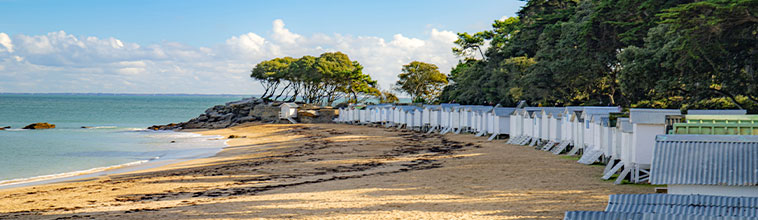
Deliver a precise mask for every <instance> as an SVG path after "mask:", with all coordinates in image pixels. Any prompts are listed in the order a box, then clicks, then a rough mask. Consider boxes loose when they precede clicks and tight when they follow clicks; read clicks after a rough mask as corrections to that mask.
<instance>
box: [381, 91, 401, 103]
mask: <svg viewBox="0 0 758 220" xmlns="http://www.w3.org/2000/svg"><path fill="white" fill-rule="evenodd" d="M376 98H377V99H379V103H397V102H398V101H400V99H398V98H397V95H395V93H392V92H390V91H386V90H385V91H381V92H380V93H379V94H377V96H376Z"/></svg>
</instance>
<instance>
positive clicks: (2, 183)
mask: <svg viewBox="0 0 758 220" xmlns="http://www.w3.org/2000/svg"><path fill="white" fill-rule="evenodd" d="M157 159H160V157H154V158H152V159H149V160H140V161H134V162H129V163H124V164H119V165H113V166H107V167H96V168H92V169H87V170H80V171H73V172H66V173H58V174H50V175H43V176H35V177H28V178H19V179H11V180H2V181H0V186H7V185H15V184H23V183H32V182H38V181H44V180H52V179H58V178H65V177H72V176H79V175H84V174H91V173H97V172H102V171H107V170H113V169H118V168H124V167H129V166H135V165H140V164H143V163H147V162H150V161H153V160H157Z"/></svg>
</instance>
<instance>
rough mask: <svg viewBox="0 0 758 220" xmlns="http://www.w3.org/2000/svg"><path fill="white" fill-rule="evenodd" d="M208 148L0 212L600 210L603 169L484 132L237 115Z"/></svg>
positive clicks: (556, 214) (546, 213) (29, 194)
mask: <svg viewBox="0 0 758 220" xmlns="http://www.w3.org/2000/svg"><path fill="white" fill-rule="evenodd" d="M199 133H203V134H209V135H224V136H228V135H231V134H234V135H240V136H246V137H245V138H236V139H232V140H230V141H229V142H228V144H230V147H227V148H226V149H225V150H224V151H222V152H220V153H219V154H218V155H216V156H214V157H211V158H206V159H199V160H192V161H187V162H182V163H179V164H173V165H169V166H165V167H161V168H156V169H152V170H145V171H140V172H138V173H129V174H121V175H112V176H108V177H102V178H95V179H86V180H79V181H76V182H67V183H57V184H49V185H42V186H34V187H24V188H14V189H7V190H2V191H0V219H9V218H10V219H15V218H19V219H56V218H61V219H69V218H74V219H78V218H85V219H89V218H95V219H112V218H118V219H217V218H223V219H238V218H242V219H257V218H262V219H280V218H305V219H533V218H547V219H559V218H562V217H563V213H564V212H565V211H567V210H603V209H604V208H605V203H606V202H607V199H608V195H609V194H616V193H651V192H653V191H654V190H653V188H652V187H650V186H640V185H621V186H617V185H613V183H612V182H611V181H603V180H601V179H600V174H601V172H602V169H603V167H601V166H586V165H581V164H578V163H576V162H575V161H574V160H571V159H567V158H564V157H561V156H556V155H553V154H551V153H549V152H543V151H538V150H534V149H533V148H530V147H525V146H515V145H507V144H505V143H504V142H505V141H503V140H496V141H491V142H488V141H486V138H484V137H474V135H471V134H460V135H458V134H448V135H444V136H441V135H437V134H421V133H414V132H408V131H401V130H395V129H386V128H374V127H366V126H352V125H338V124H315V125H271V124H248V125H244V126H238V127H234V128H229V129H221V130H211V131H202V132H199Z"/></svg>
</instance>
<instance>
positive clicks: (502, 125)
mask: <svg viewBox="0 0 758 220" xmlns="http://www.w3.org/2000/svg"><path fill="white" fill-rule="evenodd" d="M514 111H516V108H503V107H495V108H492V110H490V111H488V112H487V114H485V115H486V116H487V120H486V121H487V130H488V132H489V133H491V134H492V135H490V138H489V140H493V139H495V138H497V137H498V136H499V135H501V134H507V135H509V137H514V136H513V135H512V134H511V129H510V128H511V125H513V124H514V123H512V122H511V116H512V115H513V112H514Z"/></svg>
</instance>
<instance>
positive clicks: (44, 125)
mask: <svg viewBox="0 0 758 220" xmlns="http://www.w3.org/2000/svg"><path fill="white" fill-rule="evenodd" d="M51 128H55V125H54V124H48V123H47V122H41V123H34V124H30V125H27V126H26V127H24V129H51Z"/></svg>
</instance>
